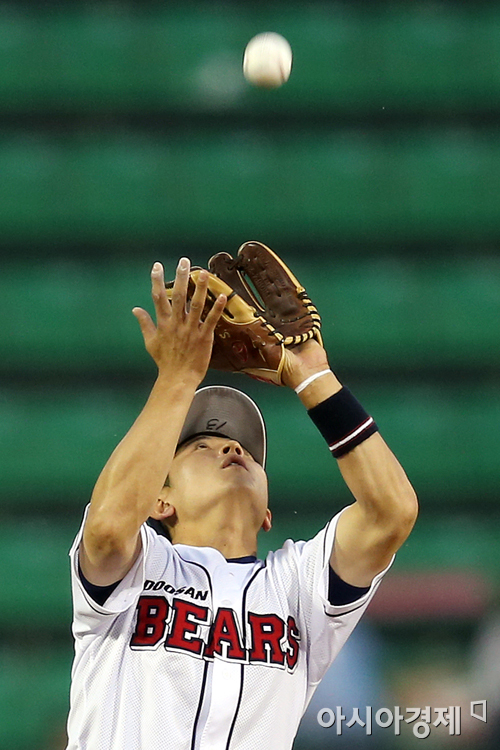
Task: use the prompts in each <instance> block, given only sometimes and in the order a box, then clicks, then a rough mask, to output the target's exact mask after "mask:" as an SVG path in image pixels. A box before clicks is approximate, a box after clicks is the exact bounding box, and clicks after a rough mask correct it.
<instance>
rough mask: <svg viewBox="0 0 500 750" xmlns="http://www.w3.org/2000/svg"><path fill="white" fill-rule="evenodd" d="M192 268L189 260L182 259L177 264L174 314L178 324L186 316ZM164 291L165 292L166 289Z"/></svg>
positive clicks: (173, 304)
mask: <svg viewBox="0 0 500 750" xmlns="http://www.w3.org/2000/svg"><path fill="white" fill-rule="evenodd" d="M190 267H191V263H190V261H189V258H181V259H180V260H179V263H178V264H177V271H176V274H175V281H174V286H173V289H172V314H173V316H174V317H175V318H176V319H177V322H178V323H180V322H182V321H183V320H184V317H185V315H186V297H187V288H188V282H189V270H190ZM163 286H165V285H163ZM163 291H165V289H164V290H163ZM165 298H166V295H165Z"/></svg>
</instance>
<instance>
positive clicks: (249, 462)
mask: <svg viewBox="0 0 500 750" xmlns="http://www.w3.org/2000/svg"><path fill="white" fill-rule="evenodd" d="M169 482H170V485H171V487H172V489H173V495H174V497H173V503H174V504H177V508H176V510H177V511H178V513H183V512H184V513H193V514H194V513H197V512H203V510H205V509H207V510H209V509H211V508H212V507H214V506H215V505H217V504H218V503H220V502H223V503H224V502H225V503H226V505H227V508H228V511H229V512H231V510H232V509H234V511H235V512H236V511H238V512H243V513H246V514H247V515H248V517H249V521H251V522H255V524H256V530H258V529H259V528H260V526H261V525H262V522H263V520H264V518H265V515H266V510H267V497H268V493H267V475H266V472H265V471H264V469H263V467H262V466H261V465H260V464H259V463H258V462H257V461H255V459H254V458H253V456H252V455H251V454H250V453H249V452H248V451H247V450H245V449H244V448H243V447H242V446H241V445H240V443H239V442H238V441H236V440H231V439H229V438H221V437H214V436H210V435H207V436H205V435H202V436H199V437H197V438H195V439H194V440H191V441H189V442H188V443H186V444H185V445H183V446H182V448H181V449H180V450H179V451H178V452H177V454H176V456H175V458H174V460H173V462H172V466H171V469H170V473H169Z"/></svg>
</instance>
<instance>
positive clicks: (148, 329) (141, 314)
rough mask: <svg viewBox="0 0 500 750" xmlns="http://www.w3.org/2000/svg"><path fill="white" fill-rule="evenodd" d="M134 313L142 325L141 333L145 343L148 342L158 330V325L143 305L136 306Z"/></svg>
mask: <svg viewBox="0 0 500 750" xmlns="http://www.w3.org/2000/svg"><path fill="white" fill-rule="evenodd" d="M132 314H133V315H135V317H136V318H137V320H138V321H139V325H140V327H141V333H142V336H143V339H144V343H147V342H148V341H149V340H150V339H151V337H152V336H154V334H155V332H156V326H155V324H154V323H153V321H152V320H151V316H150V314H149V313H147V312H146V310H143V309H142V307H134V309H133V310H132Z"/></svg>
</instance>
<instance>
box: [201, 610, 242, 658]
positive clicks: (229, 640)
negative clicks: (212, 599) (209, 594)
mask: <svg viewBox="0 0 500 750" xmlns="http://www.w3.org/2000/svg"><path fill="white" fill-rule="evenodd" d="M214 654H218V655H219V656H225V657H226V658H228V659H238V660H243V659H244V658H245V652H244V650H243V648H242V646H241V643H240V638H239V635H238V628H237V626H236V620H235V617H234V612H233V610H232V609H225V608H224V607H221V608H220V609H219V610H218V611H217V616H216V618H215V622H214V624H213V625H212V628H211V630H210V638H209V640H208V644H207V647H206V649H205V653H204V656H206V657H207V658H208V659H213V657H214Z"/></svg>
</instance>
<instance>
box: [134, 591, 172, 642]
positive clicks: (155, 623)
mask: <svg viewBox="0 0 500 750" xmlns="http://www.w3.org/2000/svg"><path fill="white" fill-rule="evenodd" d="M167 614H168V603H167V600H166V599H164V598H163V597H162V596H142V597H141V598H140V599H139V602H138V604H137V625H136V627H135V632H134V635H133V636H132V639H131V641H130V645H131V646H132V647H133V646H156V644H157V643H158V642H159V641H161V639H162V638H163V635H164V633H165V622H166V619H167Z"/></svg>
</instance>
